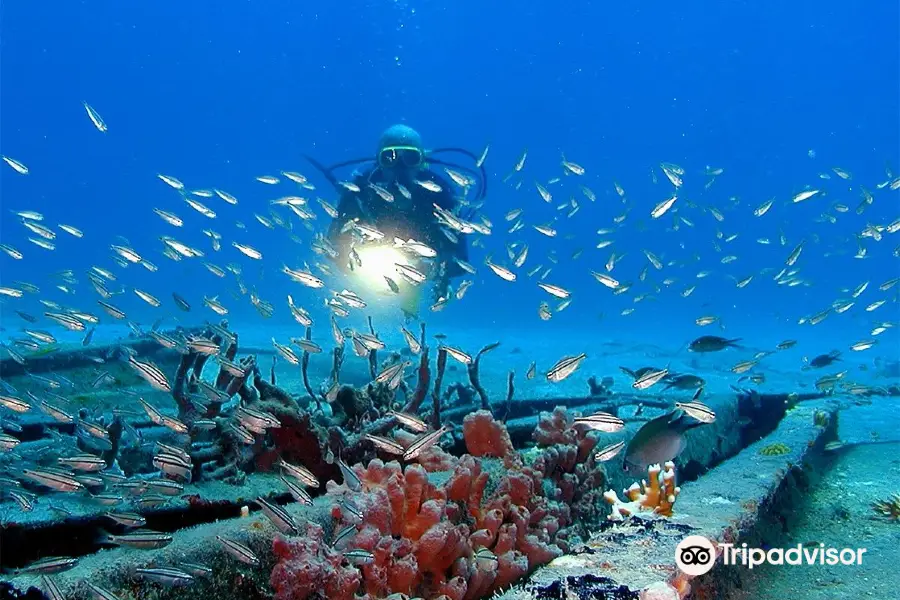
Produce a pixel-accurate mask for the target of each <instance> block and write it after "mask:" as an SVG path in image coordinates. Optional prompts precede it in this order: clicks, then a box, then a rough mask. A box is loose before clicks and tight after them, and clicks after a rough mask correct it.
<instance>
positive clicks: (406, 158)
mask: <svg viewBox="0 0 900 600" xmlns="http://www.w3.org/2000/svg"><path fill="white" fill-rule="evenodd" d="M424 163H425V154H424V152H422V149H421V148H416V147H415V146H386V147H384V148H382V149H381V151H380V152H379V153H378V166H379V167H381V168H382V169H396V168H398V167H399V168H407V169H418V168H419V167H421V166H422V165H423V164H424Z"/></svg>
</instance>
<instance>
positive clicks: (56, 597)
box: [41, 575, 66, 600]
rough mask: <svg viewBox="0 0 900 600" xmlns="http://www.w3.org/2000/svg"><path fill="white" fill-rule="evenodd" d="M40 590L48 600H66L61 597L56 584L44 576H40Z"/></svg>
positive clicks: (61, 594)
mask: <svg viewBox="0 0 900 600" xmlns="http://www.w3.org/2000/svg"><path fill="white" fill-rule="evenodd" d="M41 588H42V589H43V590H44V594H45V595H46V596H47V597H48V598H49V599H50V600H66V597H65V596H63V593H62V591H61V590H60V589H59V586H57V585H56V582H55V581H53V580H52V579H50V578H49V577H47V576H46V575H41Z"/></svg>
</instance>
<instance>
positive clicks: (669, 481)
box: [603, 461, 681, 521]
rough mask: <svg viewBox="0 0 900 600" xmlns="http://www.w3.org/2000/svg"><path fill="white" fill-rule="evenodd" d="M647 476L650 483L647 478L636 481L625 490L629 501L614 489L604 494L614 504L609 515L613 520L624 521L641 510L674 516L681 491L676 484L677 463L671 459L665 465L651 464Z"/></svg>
mask: <svg viewBox="0 0 900 600" xmlns="http://www.w3.org/2000/svg"><path fill="white" fill-rule="evenodd" d="M647 477H648V479H649V480H650V483H647V481H646V480H645V481H642V482H641V485H638V484H637V482H635V483H633V484H632V485H631V487H629V488H628V489H627V490H625V491H624V494H625V496H626V497H627V498H628V500H629V502H623V501H621V500H620V499H619V497H618V495H617V494H616V493H615V492H614V491H612V490H609V491H607V492H606V493H605V494H603V498H604V499H605V500H606V501H607V502H608V503H609V504H610V505H612V512H611V513H610V515H609V519H610V520H611V521H622V520H624V519H626V518H628V517H630V516H632V515H634V514H635V513H639V512H653V513H656V514H658V515H663V516H666V517H671V516H672V507H673V506H674V504H675V499H676V498H677V497H678V494H679V493H680V492H681V488H679V487H677V486H676V485H675V463H673V462H672V461H669V462H667V463H666V464H665V465H664V467H660V466H659V465H650V467H648V469H647ZM642 488H643V491H641V489H642Z"/></svg>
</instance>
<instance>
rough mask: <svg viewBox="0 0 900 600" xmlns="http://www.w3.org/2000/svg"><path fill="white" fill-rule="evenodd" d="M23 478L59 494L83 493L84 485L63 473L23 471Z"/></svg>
mask: <svg viewBox="0 0 900 600" xmlns="http://www.w3.org/2000/svg"><path fill="white" fill-rule="evenodd" d="M21 474H22V477H24V478H25V479H28V480H29V481H32V482H34V483H37V484H39V485H42V486H44V487H48V488H51V489H54V490H56V491H57V492H82V491H84V484H82V483H81V482H79V481H78V480H77V479H75V478H74V477H72V476H71V475H65V474H63V473H61V472H56V471H51V470H49V469H22V471H21Z"/></svg>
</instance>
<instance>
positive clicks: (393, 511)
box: [271, 409, 597, 600]
mask: <svg viewBox="0 0 900 600" xmlns="http://www.w3.org/2000/svg"><path fill="white" fill-rule="evenodd" d="M463 437H464V439H465V442H466V447H467V450H468V452H469V453H468V454H466V455H463V456H462V457H461V458H459V459H458V460H457V459H452V457H449V455H444V456H443V457H442V455H441V453H442V451H438V450H437V449H436V448H431V449H429V451H428V452H431V453H432V454H431V455H430V456H428V455H427V454H426V453H423V455H421V456H420V457H419V458H420V460H421V461H422V462H423V463H428V462H439V463H443V464H444V465H448V466H449V465H452V466H453V471H452V473H451V475H450V477H449V478H448V479H446V480H445V481H444V482H443V483H442V484H440V485H438V484H435V483H432V482H430V481H429V479H428V471H427V470H426V468H425V466H423V464H408V465H406V466H405V467H404V466H401V464H400V463H399V462H396V461H392V462H387V463H385V462H383V461H382V460H380V459H374V460H371V461H370V462H369V463H368V464H367V466H366V467H362V466H360V465H357V466H355V467H352V468H353V470H354V472H355V473H356V475H357V477H358V485H353V484H352V482H351V485H348V484H347V483H346V482H345V483H342V484H340V485H338V484H336V483H334V482H328V485H327V488H328V491H327V497H329V498H330V499H331V500H332V502H331V504H332V507H333V508H332V517H333V518H334V524H333V532H331V533H330V534H326V532H325V531H324V530H323V529H321V528H317V527H314V526H309V527H308V528H307V531H306V532H305V534H304V536H303V537H304V539H302V540H295V539H290V540H285V539H281V538H279V539H277V540H276V541H275V545H274V550H275V555H276V557H277V560H278V563H277V565H276V567H275V568H274V570H273V571H272V575H271V585H272V587H273V588H274V589H275V592H276V598H278V599H280V600H300V599H302V598H309V597H310V596H311V595H312V594H313V590H315V589H321V588H324V589H326V590H327V595H328V597H329V598H331V600H341V599H344V598H346V599H348V600H349V599H351V598H353V597H354V596H356V597H358V596H359V594H360V593H364V594H366V596H367V597H384V596H388V595H390V594H406V595H413V596H421V597H436V596H445V597H447V598H451V599H454V600H464V599H469V598H479V597H482V596H485V595H486V594H489V593H491V592H493V591H495V590H498V589H501V588H504V587H506V586H508V585H509V584H511V583H513V582H514V581H516V580H518V579H520V578H521V577H522V576H524V575H526V574H527V573H529V572H531V571H532V570H534V569H535V568H537V567H538V566H540V565H543V564H546V563H548V562H549V561H551V560H552V559H554V558H556V557H558V556H560V555H561V554H562V553H563V551H564V550H565V549H566V548H567V547H568V546H569V542H568V536H569V531H568V529H567V528H568V527H569V526H571V524H572V518H571V516H572V512H571V510H570V509H569V504H568V503H569V502H574V503H576V504H577V502H578V501H579V500H580V499H582V498H583V496H580V495H579V494H578V492H577V489H576V488H577V487H578V486H579V482H580V481H584V480H586V479H588V478H591V477H596V476H597V470H596V469H594V468H589V469H586V470H583V471H581V470H579V467H583V466H584V465H583V464H582V462H583V461H584V460H585V458H590V455H591V450H592V449H593V446H594V445H595V444H596V439H594V437H593V436H589V435H584V434H582V433H580V432H579V431H577V430H576V429H575V428H574V427H573V426H572V420H571V417H569V416H568V415H567V414H566V413H565V411H564V410H563V409H557V410H556V411H554V413H553V414H552V415H550V414H548V415H545V418H544V419H542V427H541V429H540V433H539V434H536V437H537V438H538V439H539V440H541V442H542V443H543V445H542V447H541V448H540V449H539V450H538V452H537V456H536V457H535V459H534V460H533V461H532V464H531V465H526V461H524V460H522V458H521V457H520V456H519V454H518V453H516V452H515V450H514V449H513V446H512V443H511V441H510V439H509V435H508V433H507V432H506V428H505V426H504V425H503V424H501V423H499V422H497V421H496V420H495V419H494V418H493V417H492V416H491V414H490V412H488V411H479V412H477V413H473V414H472V415H469V416H468V417H467V418H466V419H465V421H464V425H463ZM396 439H397V440H398V442H399V443H400V444H402V445H407V444H408V443H409V442H410V439H409V437H408V436H402V435H398V436H397V438H396ZM447 458H450V459H451V460H446V459H447ZM498 459H499V461H502V464H503V467H502V469H501V470H499V471H498V475H499V476H495V477H494V478H493V480H494V481H496V485H495V486H494V487H493V489H492V490H488V489H487V488H488V483H489V481H490V480H491V477H490V476H489V474H490V473H491V472H492V471H491V470H492V469H497V468H499V464H498ZM560 485H562V486H563V487H562V488H561V487H560ZM326 538H328V539H330V540H331V542H330V543H326ZM342 558H343V559H344V561H345V562H342ZM346 562H350V563H352V564H355V565H356V567H358V570H357V569H356V568H353V569H348V568H347V567H345V566H343V565H345V564H346Z"/></svg>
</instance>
